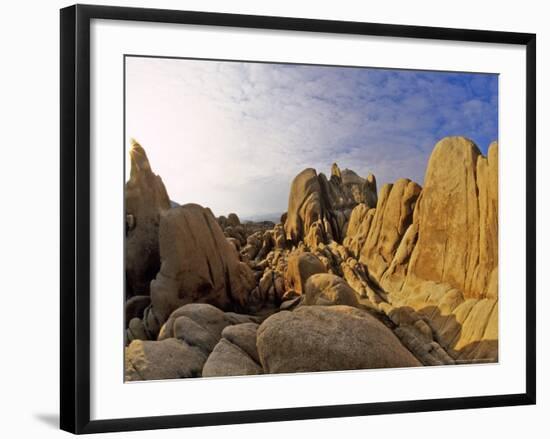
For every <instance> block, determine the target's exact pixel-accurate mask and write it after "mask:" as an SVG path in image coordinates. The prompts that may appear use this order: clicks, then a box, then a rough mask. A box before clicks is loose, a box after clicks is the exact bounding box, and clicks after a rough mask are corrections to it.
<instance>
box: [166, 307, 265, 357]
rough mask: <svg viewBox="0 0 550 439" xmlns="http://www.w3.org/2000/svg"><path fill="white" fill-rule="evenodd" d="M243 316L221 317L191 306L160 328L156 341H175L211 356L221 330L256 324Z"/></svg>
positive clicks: (214, 311)
mask: <svg viewBox="0 0 550 439" xmlns="http://www.w3.org/2000/svg"><path fill="white" fill-rule="evenodd" d="M255 322H256V318H254V317H252V316H248V315H245V314H236V313H231V312H228V313H224V312H223V311H222V310H220V309H218V308H216V307H215V306H212V305H209V304H206V303H190V304H187V305H184V306H182V307H180V308H178V309H176V310H175V311H174V312H173V313H172V314H170V317H169V318H168V320H167V321H166V323H165V324H164V325H163V326H162V328H161V330H160V333H159V335H158V340H164V339H167V338H177V339H179V340H183V341H185V342H186V343H187V344H189V345H191V346H196V347H197V348H199V349H201V350H202V351H203V352H204V353H206V354H207V355H208V354H209V353H210V352H212V349H214V347H215V346H216V344H217V343H218V341H219V340H220V338H221V337H222V332H223V330H224V329H225V328H226V327H228V326H231V325H241V324H244V323H250V324H256V323H255Z"/></svg>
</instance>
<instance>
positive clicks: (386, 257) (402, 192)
mask: <svg viewBox="0 0 550 439" xmlns="http://www.w3.org/2000/svg"><path fill="white" fill-rule="evenodd" d="M421 190H422V188H421V187H420V186H419V185H418V184H416V183H415V182H412V181H410V180H408V179H405V178H402V179H399V180H397V181H396V182H395V183H394V184H393V185H391V184H387V185H384V186H383V187H382V190H381V191H380V197H379V199H378V205H377V207H376V211H375V213H374V217H373V219H372V222H371V224H370V227H369V231H368V236H367V239H366V241H365V243H364V245H363V248H362V249H361V255H360V262H361V263H363V264H364V265H366V266H367V267H368V270H369V274H371V275H372V276H373V277H374V278H375V279H377V280H378V279H380V278H381V277H382V275H383V274H384V272H385V271H386V270H387V269H388V267H389V266H390V264H391V261H392V259H393V257H394V256H395V253H396V251H397V248H398V246H399V243H400V242H401V239H402V238H403V235H404V234H405V232H406V230H407V228H408V227H409V225H410V224H411V223H412V220H413V211H414V208H415V203H416V200H417V199H418V196H419V195H420V192H421Z"/></svg>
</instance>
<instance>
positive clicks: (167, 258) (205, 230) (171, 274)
mask: <svg viewBox="0 0 550 439" xmlns="http://www.w3.org/2000/svg"><path fill="white" fill-rule="evenodd" d="M160 250H161V257H162V265H161V269H160V272H159V273H158V275H157V277H156V278H155V280H153V282H152V283H151V304H152V307H151V312H152V313H154V317H155V318H156V320H157V321H158V322H159V323H160V325H162V323H164V322H165V321H166V320H167V319H168V316H169V315H170V314H171V313H172V311H174V310H175V309H177V308H179V307H181V306H183V305H185V304H188V303H197V302H200V303H210V304H212V305H215V306H216V307H218V308H220V309H224V310H232V309H234V310H242V309H245V308H246V306H247V301H248V298H249V294H250V291H251V290H252V289H253V288H254V283H255V282H254V275H253V274H252V271H251V269H250V268H249V267H248V265H246V264H244V263H242V262H240V261H239V256H238V253H237V252H236V250H235V248H234V247H233V246H232V245H231V244H230V243H229V242H228V241H227V239H226V238H225V236H224V235H223V232H222V231H221V228H220V226H219V225H218V223H217V221H216V219H215V218H214V216H213V215H212V212H211V211H210V210H209V209H205V208H203V207H201V206H199V205H197V204H186V205H184V206H181V207H177V208H173V209H171V210H169V211H168V212H166V213H165V214H164V215H163V216H162V219H161V225H160ZM159 327H160V326H159ZM157 331H158V329H157ZM151 332H155V331H154V330H151Z"/></svg>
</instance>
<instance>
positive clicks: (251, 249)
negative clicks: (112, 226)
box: [125, 137, 498, 380]
mask: <svg viewBox="0 0 550 439" xmlns="http://www.w3.org/2000/svg"><path fill="white" fill-rule="evenodd" d="M131 156H132V178H131V180H130V181H129V182H128V184H127V194H126V197H127V200H128V199H131V203H128V201H127V209H128V210H127V212H128V216H127V218H128V222H127V224H128V229H129V232H128V239H130V237H132V239H133V244H132V247H130V249H131V251H132V254H131V255H127V258H129V259H133V261H131V262H130V264H129V267H130V271H127V284H128V285H127V287H128V291H131V294H130V296H133V297H131V298H129V300H127V303H126V324H127V330H126V344H127V347H126V356H125V361H126V379H128V380H147V379H168V378H181V377H199V376H204V377H210V376H240V375H251V374H255V375H258V374H265V373H291V372H314V371H329V370H350V369H364V368H383V367H415V366H421V365H430V366H436V365H450V364H463V363H477V362H493V361H497V360H498V146H497V144H496V143H494V144H492V145H491V146H490V148H489V150H488V154H487V157H484V156H483V155H482V154H481V153H480V151H479V149H478V148H477V146H476V145H475V144H474V143H473V142H471V141H470V140H468V139H465V138H463V137H448V138H445V139H443V140H441V141H440V142H439V143H438V144H437V145H436V146H435V148H434V150H433V152H432V155H431V157H430V160H429V162H428V164H427V169H426V175H425V179H424V187H421V186H420V185H419V184H417V183H415V182H413V181H411V180H408V179H406V178H401V179H399V180H397V181H395V182H394V183H393V184H385V185H384V186H383V187H382V188H381V190H380V192H379V193H377V187H376V179H375V177H374V176H373V175H372V174H369V175H368V176H367V177H366V178H362V177H360V176H358V175H357V174H356V173H355V172H353V171H351V170H349V169H344V170H340V168H339V167H338V166H337V165H336V164H333V165H332V169H331V175H330V178H327V177H326V176H325V175H324V174H323V173H319V174H318V173H317V171H316V170H314V169H311V168H309V169H305V170H303V171H302V172H301V173H299V174H298V175H297V176H296V177H295V178H294V180H293V181H292V184H291V188H290V194H289V202H288V211H287V212H285V213H284V214H283V215H281V221H280V222H279V223H278V224H273V223H270V222H261V223H253V222H247V221H241V220H240V219H239V217H238V216H237V215H236V214H235V213H229V214H228V215H227V216H220V217H218V218H216V217H214V215H213V213H212V212H211V211H210V209H208V208H204V207H201V206H199V205H196V204H184V205H183V206H179V205H174V207H172V208H169V206H170V204H169V201H168V197H167V196H166V191H165V190H164V186H162V182H161V181H160V178H159V177H157V176H155V175H154V174H153V173H152V172H151V170H150V166H149V163H148V161H147V158H146V156H145V152H144V151H143V149H142V148H141V147H140V146H139V145H137V143H136V144H135V145H134V147H133V148H132V152H131ZM155 182H156V183H155ZM162 194H164V195H163V196H161V195H162ZM167 206H168V207H167ZM130 207H131V209H130ZM140 227H141V228H140ZM136 231H137V233H136ZM132 234H133V235H132ZM155 248H156V251H157V258H159V256H158V254H159V253H160V259H157V266H156V272H155V273H153V274H152V275H151V273H150V270H154V268H151V267H155V265H154V264H153V265H152V264H151V255H153V254H154V249H155ZM151 249H153V250H151ZM140 255H141V256H142V257H143V258H144V259H146V260H147V263H145V262H144V263H143V264H142V261H141V260H140ZM159 260H160V261H162V263H161V264H160V265H159V264H158V262H159ZM127 266H128V260H127ZM136 267H141V271H140V270H139V269H136ZM143 267H147V269H144V268H143ZM138 273H139V276H138V275H137V274H138ZM146 274H147V275H146ZM138 278H139V279H141V280H140V282H142V286H139V287H137V285H138V283H139V282H138V280H137V279H138ZM149 282H150V288H149ZM144 285H145V286H144Z"/></svg>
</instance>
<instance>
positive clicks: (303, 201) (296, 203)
mask: <svg viewBox="0 0 550 439" xmlns="http://www.w3.org/2000/svg"><path fill="white" fill-rule="evenodd" d="M323 213H324V212H323V206H322V200H321V186H320V184H319V180H318V178H317V172H316V171H315V169H312V168H308V169H304V170H303V171H302V172H300V173H299V174H298V175H297V176H296V177H295V178H294V180H293V181H292V184H291V186H290V195H289V199H288V212H287V218H286V222H285V233H286V238H287V239H288V240H290V241H292V242H294V243H298V242H299V241H301V240H302V239H303V237H304V236H305V235H306V234H307V232H308V231H309V228H310V227H311V225H312V224H313V223H314V222H315V221H317V220H319V219H322V216H323Z"/></svg>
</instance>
